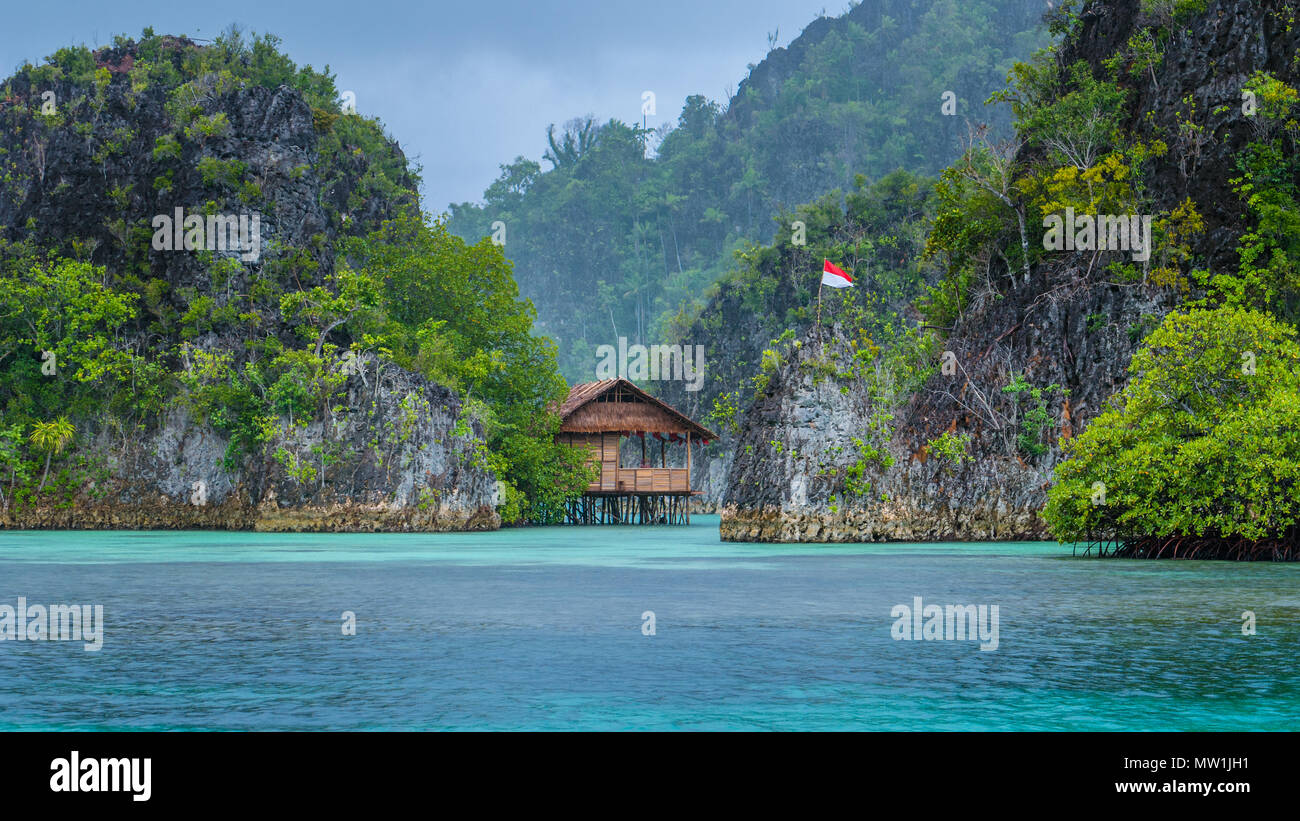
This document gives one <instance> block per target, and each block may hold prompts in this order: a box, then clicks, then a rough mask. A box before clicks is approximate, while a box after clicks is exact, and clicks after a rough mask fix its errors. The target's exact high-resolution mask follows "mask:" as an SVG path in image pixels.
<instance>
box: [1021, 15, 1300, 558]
mask: <svg viewBox="0 0 1300 821" xmlns="http://www.w3.org/2000/svg"><path fill="white" fill-rule="evenodd" d="M1143 7H1144V9H1145V10H1146V11H1148V12H1150V13H1151V14H1152V15H1153V17H1154V19H1155V20H1157V22H1158V24H1163V25H1168V24H1169V23H1170V21H1177V20H1180V19H1184V18H1185V17H1186V16H1187V15H1191V14H1195V13H1199V12H1200V11H1202V10H1203V9H1204V4H1203V3H1195V2H1145V3H1144V4H1143ZM1150 35H1151V36H1150V40H1151V42H1152V43H1155V44H1157V46H1159V47H1162V45H1163V43H1164V42H1165V40H1166V39H1167V38H1166V36H1165V34H1164V33H1162V32H1161V31H1160V30H1159V29H1158V28H1157V29H1152V30H1151V31H1150ZM1131 44H1132V41H1130V45H1131ZM1109 65H1110V67H1111V69H1112V70H1115V69H1117V68H1119V67H1121V66H1122V65H1123V60H1120V59H1116V60H1114V61H1111V62H1110V64H1109ZM1138 74H1139V75H1140V74H1141V72H1138ZM1151 77H1152V80H1153V82H1154V78H1155V75H1154V73H1151ZM1085 85H1086V83H1085ZM1244 91H1245V92H1248V93H1249V94H1250V95H1251V96H1252V97H1253V102H1254V103H1255V105H1256V106H1257V110H1256V111H1254V112H1253V113H1252V114H1248V116H1252V117H1253V119H1252V120H1250V121H1249V122H1250V124H1251V128H1252V132H1253V133H1252V139H1251V141H1250V142H1249V143H1248V144H1247V146H1246V148H1245V150H1244V151H1241V152H1240V153H1239V155H1238V159H1237V164H1238V170H1239V171H1240V176H1239V177H1236V178H1234V179H1232V180H1231V181H1230V183H1231V185H1232V186H1233V189H1234V190H1235V191H1236V192H1237V193H1238V194H1239V196H1240V197H1241V198H1242V202H1243V203H1244V205H1245V210H1246V213H1247V215H1248V217H1249V219H1250V223H1249V225H1248V226H1247V228H1246V230H1245V231H1244V232H1243V233H1242V235H1241V239H1240V242H1239V246H1238V256H1239V264H1238V266H1237V268H1236V270H1216V271H1209V270H1206V269H1203V268H1196V267H1194V262H1195V259H1194V257H1193V255H1192V254H1191V253H1190V247H1191V239H1192V238H1193V237H1194V236H1195V235H1196V234H1197V233H1199V232H1200V231H1201V230H1203V225H1202V223H1201V220H1200V216H1199V214H1197V213H1196V208H1195V204H1194V203H1192V202H1191V201H1190V199H1189V200H1185V201H1184V203H1183V204H1182V205H1181V206H1179V208H1178V209H1175V210H1174V211H1172V212H1171V213H1170V214H1169V215H1168V218H1167V219H1166V220H1165V222H1164V223H1163V225H1161V226H1160V230H1159V231H1158V233H1160V234H1162V235H1163V245H1164V247H1163V249H1162V248H1161V247H1159V246H1158V247H1157V253H1162V252H1163V253H1162V255H1161V256H1160V258H1159V262H1158V263H1156V264H1155V265H1154V267H1153V269H1152V270H1151V271H1150V272H1149V281H1150V282H1152V283H1154V284H1155V285H1157V286H1173V287H1176V290H1177V293H1178V294H1179V295H1180V296H1181V297H1182V298H1183V299H1182V307H1181V308H1180V309H1179V310H1176V311H1174V312H1172V313H1170V314H1169V315H1167V316H1166V317H1165V319H1164V321H1163V322H1162V323H1160V324H1159V327H1157V328H1156V329H1155V330H1154V331H1152V332H1150V334H1149V335H1147V336H1146V338H1145V339H1144V340H1143V341H1142V345H1141V347H1140V348H1139V349H1138V351H1137V352H1136V353H1135V355H1134V357H1133V360H1132V363H1131V365H1130V369H1129V370H1130V374H1131V379H1130V381H1129V383H1128V385H1127V387H1126V388H1125V389H1124V390H1123V391H1122V392H1121V393H1120V394H1119V395H1118V396H1116V397H1113V398H1112V401H1111V407H1109V408H1108V409H1107V410H1105V411H1104V412H1103V413H1101V414H1100V415H1099V416H1098V417H1097V418H1096V419H1094V420H1093V421H1092V422H1091V424H1090V425H1089V426H1088V428H1087V429H1086V430H1085V431H1084V432H1083V433H1082V434H1081V435H1079V436H1077V437H1075V438H1074V439H1072V440H1068V441H1067V442H1066V443H1065V444H1064V448H1063V450H1064V453H1065V455H1066V456H1067V458H1066V460H1065V461H1063V462H1062V463H1061V464H1060V465H1059V466H1058V467H1057V471H1056V477H1057V482H1056V484H1055V485H1054V486H1053V487H1052V488H1051V490H1050V491H1049V495H1048V504H1047V507H1046V509H1045V511H1044V517H1045V518H1046V520H1047V522H1048V523H1049V525H1050V526H1051V527H1052V530H1053V532H1054V533H1055V534H1056V536H1057V537H1058V538H1059V539H1061V540H1062V541H1074V542H1088V543H1094V544H1101V545H1103V546H1106V545H1113V550H1114V552H1115V553H1117V554H1118V555H1130V556H1164V555H1179V556H1189V557H1195V556H1200V557H1206V558H1220V557H1223V558H1296V557H1297V556H1298V555H1300V551H1298V550H1297V548H1298V546H1300V522H1298V519H1300V433H1297V431H1300V346H1298V345H1297V341H1296V337H1297V333H1296V323H1297V321H1300V239H1298V237H1300V199H1297V195H1296V190H1297V188H1296V185H1297V181H1300V162H1298V161H1297V148H1300V127H1297V125H1296V112H1297V106H1298V105H1300V92H1297V91H1296V90H1295V89H1293V88H1291V87H1290V86H1288V85H1287V84H1285V83H1283V82H1281V81H1280V80H1278V79H1276V78H1275V77H1273V76H1271V75H1269V74H1265V73H1257V74H1256V75H1254V76H1253V77H1252V78H1251V79H1250V81H1249V82H1248V83H1247V84H1246V86H1245V89H1244ZM1184 102H1185V103H1188V102H1189V101H1187V100H1185V101H1184ZM1193 113H1194V112H1193ZM1190 123H1191V117H1190V116H1189V117H1188V118H1186V119H1182V118H1180V126H1179V128H1180V135H1179V138H1178V139H1176V140H1175V141H1174V142H1173V145H1174V148H1175V150H1176V151H1178V152H1179V156H1178V158H1177V159H1178V163H1179V165H1178V167H1179V169H1180V170H1181V171H1182V172H1183V173H1184V174H1186V173H1187V169H1188V168H1189V167H1194V166H1195V160H1196V155H1195V152H1196V151H1197V150H1198V145H1199V143H1197V139H1198V137H1197V132H1196V130H1195V127H1194V126H1190V125H1189V124H1190ZM1108 141H1109V142H1110V143H1112V144H1115V145H1121V146H1122V145H1123V144H1124V138H1123V135H1118V136H1116V137H1111V138H1108ZM1135 145H1137V144H1136V143H1131V144H1129V148H1132V147H1133V146H1135ZM1111 156H1115V155H1114V154H1112V155H1111ZM1140 165H1141V164H1140V163H1138V164H1130V165H1129V166H1128V172H1127V174H1126V175H1115V177H1114V179H1116V180H1121V181H1123V180H1131V179H1133V178H1134V177H1136V176H1137V172H1138V171H1139V170H1140ZM1040 188H1041V186H1040ZM1025 190H1027V191H1028V190H1031V189H1030V188H1029V187H1026V188H1025ZM1131 190H1132V192H1133V193H1135V194H1138V195H1139V199H1140V193H1141V187H1140V186H1135V187H1133V188H1132V189H1131ZM1155 259H1156V257H1155V256H1153V260H1155ZM1116 270H1119V269H1116ZM1131 273H1132V272H1131V267H1130V274H1131ZM1130 278H1132V276H1131V275H1130ZM1150 322H1151V317H1149V316H1146V315H1144V316H1143V317H1142V320H1141V322H1139V323H1138V324H1137V325H1134V326H1132V327H1131V328H1130V329H1129V333H1130V339H1132V340H1133V341H1137V340H1138V339H1141V338H1142V337H1143V336H1144V335H1145V334H1146V332H1147V329H1148V327H1149V325H1150ZM1032 412H1033V411H1032V410H1031V411H1030V413H1032ZM1029 419H1030V416H1029V414H1026V416H1025V420H1026V422H1028V421H1029ZM1026 433H1028V431H1026Z"/></svg>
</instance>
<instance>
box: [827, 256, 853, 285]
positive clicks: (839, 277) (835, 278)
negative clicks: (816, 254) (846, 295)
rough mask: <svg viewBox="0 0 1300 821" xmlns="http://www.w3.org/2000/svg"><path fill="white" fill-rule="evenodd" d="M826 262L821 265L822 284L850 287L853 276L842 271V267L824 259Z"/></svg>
mask: <svg viewBox="0 0 1300 821" xmlns="http://www.w3.org/2000/svg"><path fill="white" fill-rule="evenodd" d="M825 262H826V264H825V265H824V266H823V267H822V285H829V286H831V287H832V288H852V287H853V277H851V276H849V275H848V274H846V273H844V269H843V268H840V267H839V266H837V265H836V264H835V263H833V262H831V261H830V260H829V259H828V260H825Z"/></svg>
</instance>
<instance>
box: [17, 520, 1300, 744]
mask: <svg viewBox="0 0 1300 821" xmlns="http://www.w3.org/2000/svg"><path fill="white" fill-rule="evenodd" d="M19 597H25V598H26V600H27V601H35V602H41V603H44V604H56V603H66V604H81V605H102V606H103V613H104V617H103V620H104V626H103V645H102V648H101V649H100V650H99V651H98V652H86V651H85V650H83V645H82V644H80V643H76V642H54V641H22V642H17V641H0V729H6V730H16V729H22V730H47V729H66V730H97V729H102V730H174V729H181V730H326V729H329V730H442V729H446V730H526V729H540V730H575V729H582V730H840V729H855V730H1282V729H1292V728H1294V727H1296V726H1300V668H1298V667H1297V665H1296V664H1295V663H1294V659H1295V657H1296V654H1297V650H1300V567H1297V566H1295V565H1289V564H1234V563H1226V562H1181V561H1180V562H1173V561H1162V562H1151V561H1145V562H1144V561H1133V560H1100V559H1095V558H1083V557H1074V556H1072V555H1071V551H1070V549H1069V548H1068V547H1062V546H1060V545H1057V544H1054V543H962V544H889V545H881V544H875V545H770V544H761V545H760V544H732V543H723V542H721V541H719V539H718V529H717V518H716V517H711V516H694V517H692V524H691V525H690V526H689V527H609V526H603V527H600V526H598V527H554V528H526V529H512V530H502V531H497V532H493V533H473V534H355V535H353V534H259V533H240V532H150V533H134V532H8V533H5V532H0V601H2V602H14V601H17V600H18V598H19ZM916 597H921V598H922V599H923V600H924V602H925V603H926V604H927V605H928V604H931V603H933V604H936V605H952V606H957V607H961V606H965V605H972V604H974V605H989V606H992V605H996V606H997V607H998V612H999V615H1000V621H999V641H998V646H997V649H996V650H995V651H992V652H984V651H981V650H980V646H979V643H978V642H975V641H969V640H966V641H962V640H956V641H948V640H934V641H919V640H913V641H899V640H895V639H894V638H893V637H892V636H891V628H892V627H893V626H894V624H895V622H896V621H897V619H896V618H894V617H892V616H891V611H892V610H893V608H895V607H896V606H898V605H908V606H910V605H911V604H912V603H913V601H914V600H915V598H916ZM1245 611H1250V612H1251V613H1253V614H1254V617H1255V618H1254V629H1255V634H1254V635H1243V630H1242V626H1243V613H1244V612H1245ZM345 612H351V613H354V614H355V621H356V635H344V631H343V629H342V627H343V625H344V623H345V622H344V613H345ZM647 613H652V614H653V618H652V619H647V618H646V617H645V616H646V614H647ZM651 623H653V634H652V635H646V632H649V628H648V625H649V624H651Z"/></svg>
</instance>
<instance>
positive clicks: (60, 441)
mask: <svg viewBox="0 0 1300 821" xmlns="http://www.w3.org/2000/svg"><path fill="white" fill-rule="evenodd" d="M76 432H77V431H76V428H74V427H73V426H72V423H71V422H69V421H68V418H67V417H66V416H60V417H59V418H58V419H55V420H54V421H52V422H37V423H36V424H35V425H33V426H32V433H31V436H29V437H28V441H30V442H31V443H32V447H34V448H36V449H37V450H40V451H44V452H45V472H44V473H43V474H41V483H40V485H39V486H38V487H37V488H36V490H37V491H38V492H39V491H41V490H44V489H45V480H46V479H47V478H49V475H50V459H51V458H52V457H54V456H58V455H60V454H62V453H63V449H64V448H66V447H67V446H68V443H69V442H71V441H72V437H73V436H74V435H76Z"/></svg>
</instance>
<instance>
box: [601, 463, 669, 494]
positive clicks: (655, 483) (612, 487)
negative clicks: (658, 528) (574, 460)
mask: <svg viewBox="0 0 1300 821" xmlns="http://www.w3.org/2000/svg"><path fill="white" fill-rule="evenodd" d="M587 489H588V490H590V491H605V492H610V491H619V492H624V493H685V492H688V491H690V489H691V472H690V471H689V470H687V469H686V468H622V467H621V468H618V469H617V478H616V477H615V471H614V470H613V468H612V466H610V465H608V464H607V465H604V466H603V469H602V471H601V477H600V479H599V480H598V481H595V482H592V483H591V484H590V485H588V486H587Z"/></svg>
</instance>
